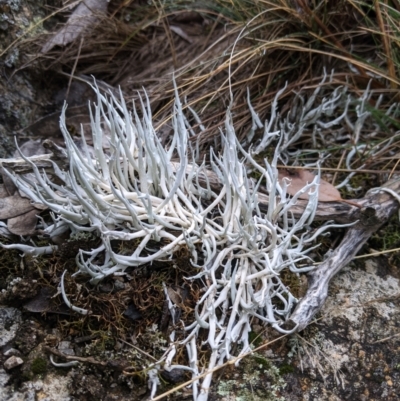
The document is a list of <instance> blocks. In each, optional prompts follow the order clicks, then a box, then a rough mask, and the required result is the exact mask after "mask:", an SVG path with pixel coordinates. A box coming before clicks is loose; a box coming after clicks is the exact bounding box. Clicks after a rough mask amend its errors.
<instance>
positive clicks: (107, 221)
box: [10, 84, 348, 401]
mask: <svg viewBox="0 0 400 401" xmlns="http://www.w3.org/2000/svg"><path fill="white" fill-rule="evenodd" d="M93 89H94V91H95V92H96V94H97V104H96V105H95V106H94V113H91V129H92V135H93V149H94V150H93V151H91V152H92V153H91V152H90V151H89V149H88V147H87V146H86V143H85V137H84V135H83V133H82V141H83V143H84V146H83V149H84V150H83V151H81V150H79V149H78V147H77V146H76V144H75V143H74V142H73V140H72V138H71V136H70V134H69V133H68V130H67V127H66V123H65V110H66V106H65V107H64V109H63V112H62V115H61V123H60V125H61V130H62V133H63V135H64V138H65V143H66V152H67V155H68V159H69V166H70V167H69V171H62V170H61V169H60V168H59V167H58V166H57V165H56V164H55V163H54V164H53V167H54V175H55V176H57V181H58V182H59V181H60V180H61V181H62V182H63V185H59V184H56V183H55V182H53V181H52V179H51V177H49V176H48V175H46V174H45V173H44V172H43V173H42V172H40V171H39V170H38V169H37V168H36V167H35V166H34V165H33V166H32V168H33V172H34V174H35V177H36V180H35V182H34V181H32V180H29V178H26V177H25V178H23V177H18V176H15V175H13V174H11V173H10V177H12V179H13V180H14V182H15V184H16V185H17V186H18V187H19V188H20V189H21V190H22V191H24V192H25V193H26V194H28V196H30V197H31V198H32V200H33V201H35V202H41V203H43V204H45V205H47V206H48V207H49V209H50V210H51V211H52V214H53V224H51V225H49V226H47V227H46V228H45V232H47V233H48V234H49V235H50V236H52V235H59V233H60V232H62V231H65V230H68V229H69V230H71V231H72V232H73V233H79V232H92V233H94V234H95V235H97V236H98V237H100V238H101V243H100V245H99V246H98V247H97V248H96V249H93V250H91V251H83V250H80V251H79V254H78V255H77V258H76V263H77V266H78V271H77V272H76V273H75V274H74V275H78V274H84V275H88V276H90V277H91V282H92V283H93V284H96V283H98V282H99V281H100V280H102V279H103V278H104V277H106V276H109V275H111V274H124V271H125V269H126V268H127V267H132V266H142V265H145V264H148V263H152V262H153V261H155V260H160V259H168V258H171V257H172V255H173V254H174V252H175V251H176V250H177V249H178V248H180V247H187V249H188V250H189V251H190V253H191V262H192V264H193V266H195V267H196V268H197V269H198V274H196V275H195V276H194V277H191V279H192V280H201V282H202V283H204V292H203V293H202V296H201V299H200V300H199V301H198V303H197V305H196V308H195V318H194V321H192V322H181V323H182V324H183V326H184V331H185V332H186V333H187V334H186V337H185V338H184V339H183V340H179V341H178V340H176V338H175V337H176V333H175V332H172V333H171V336H170V340H171V341H170V346H169V348H168V351H167V352H166V353H165V355H164V356H163V358H162V359H161V360H160V361H158V362H157V363H154V364H152V365H151V366H149V381H150V387H151V392H152V396H154V394H155V392H156V389H157V384H158V377H157V369H159V368H160V366H162V367H163V368H164V369H167V370H172V369H175V368H180V369H186V370H189V371H190V372H191V374H192V377H193V378H196V377H197V376H198V375H199V374H200V373H202V372H205V371H207V370H212V369H213V368H214V367H215V366H218V365H220V364H222V363H223V362H224V361H226V360H229V359H230V358H231V357H232V356H234V355H233V353H234V351H233V349H234V348H233V345H234V344H237V343H239V344H240V345H241V346H240V347H239V348H238V349H239V350H240V351H239V356H240V355H242V354H245V353H247V352H248V351H249V350H250V344H249V333H250V331H251V326H250V321H251V319H252V318H257V319H258V321H259V322H263V323H265V324H269V325H271V326H272V327H274V328H275V329H276V330H278V331H279V332H282V333H286V332H287V331H285V330H284V329H283V328H282V323H283V322H284V321H285V319H286V318H287V317H288V316H289V314H290V312H291V311H292V309H293V307H294V305H295V303H296V302H297V300H296V298H295V297H294V296H293V295H292V293H291V292H290V289H289V288H287V287H286V286H285V284H284V283H283V282H282V280H281V277H280V273H281V272H282V271H283V270H286V269H289V270H290V271H291V272H293V273H295V274H298V273H302V272H307V271H309V270H311V269H313V268H314V267H313V264H312V260H311V259H310V258H309V257H308V256H307V253H308V252H309V251H310V250H311V249H314V247H313V246H312V244H310V242H311V239H312V240H314V239H315V235H314V236H313V235H312V234H311V233H309V232H308V231H307V227H308V226H309V224H310V223H311V222H312V221H313V217H314V213H315V210H316V207H317V203H318V183H319V180H320V177H319V175H316V176H315V178H314V180H313V181H312V182H310V183H308V184H307V185H306V186H305V187H304V188H303V189H302V190H301V191H300V192H299V193H298V194H297V195H295V196H293V197H288V196H287V194H286V189H287V185H290V182H289V180H288V181H286V180H285V181H284V182H283V184H282V185H280V183H279V181H278V171H277V162H278V158H279V157H283V158H284V157H285V154H286V153H285V152H286V149H287V147H288V146H289V145H290V144H292V143H293V141H295V140H296V138H298V137H299V136H300V135H301V133H302V132H303V129H305V127H306V126H308V125H309V124H314V123H315V122H317V121H319V117H320V116H321V115H323V114H328V112H330V110H331V109H334V108H336V107H337V105H338V104H339V97H340V96H339V93H337V92H335V93H333V95H332V96H331V97H329V98H327V99H324V103H323V104H322V105H319V106H318V107H316V108H312V106H313V102H314V100H315V98H316V96H317V94H318V89H317V90H316V92H315V93H314V95H313V96H312V97H311V98H310V100H309V101H308V102H307V103H306V104H303V108H302V109H301V110H300V113H301V117H302V118H301V121H300V123H299V124H298V125H297V130H294V129H293V126H290V125H289V123H288V122H287V121H286V122H285V121H284V122H279V120H278V115H277V99H278V96H279V93H278V95H277V98H276V99H275V101H274V102H273V105H272V113H271V120H270V121H269V123H267V124H266V126H265V132H264V136H263V138H262V140H261V143H260V145H259V146H258V147H257V148H256V151H257V152H261V151H262V150H263V149H265V148H266V147H267V146H269V145H270V144H271V142H272V141H273V140H276V137H277V136H279V135H280V139H279V144H278V146H276V150H275V154H274V157H273V159H272V161H270V162H269V161H267V160H265V162H264V165H263V166H262V165H260V164H259V163H257V162H256V161H255V160H254V159H253V157H252V153H251V151H248V152H246V151H245V150H244V149H243V147H242V146H241V145H240V144H239V143H238V140H237V138H236V135H235V130H234V127H233V123H232V117H231V113H230V110H229V109H228V111H227V114H226V121H225V129H224V130H223V132H221V138H222V150H221V152H220V153H218V154H217V153H216V152H215V151H214V150H213V149H211V150H210V165H209V166H208V168H209V169H211V170H212V171H213V173H214V174H215V175H216V176H217V177H218V179H219V181H220V183H222V189H221V191H220V192H219V193H216V192H214V191H213V190H212V186H211V185H210V184H209V183H208V182H207V174H206V173H205V164H204V163H203V164H201V165H198V164H196V163H195V162H194V157H193V154H192V150H191V147H190V146H189V145H188V135H189V134H188V133H190V132H191V130H192V128H191V127H190V124H189V122H188V120H187V119H186V118H185V115H184V112H183V110H182V105H181V102H180V99H179V97H178V93H177V91H176V99H175V105H174V110H173V113H172V126H173V136H172V139H171V142H170V146H169V147H168V148H167V149H165V148H164V146H163V145H162V144H161V142H160V140H159V138H158V137H157V133H156V132H155V130H154V128H153V125H152V116H151V111H150V105H149V101H148V99H147V97H146V99H145V102H143V101H142V100H141V109H142V112H143V117H142V118H139V116H138V114H137V113H136V110H135V108H133V115H132V114H131V113H130V112H129V111H128V108H127V106H126V104H125V101H124V99H123V97H122V94H121V96H120V99H117V98H116V97H115V96H113V95H112V94H110V95H109V96H108V97H107V96H104V95H103V94H102V93H101V92H100V90H99V88H98V87H97V85H96V84H95V85H94V86H93ZM340 99H342V100H343V96H342V97H341V98H340ZM341 104H342V105H343V102H342V103H341ZM347 104H348V103H347V102H345V107H346V109H347ZM249 107H250V111H251V113H252V117H253V128H254V127H256V126H260V125H261V126H262V124H261V122H260V121H259V119H258V116H257V114H256V113H255V111H254V110H253V109H252V107H251V104H250V102H249ZM344 117H345V115H343V116H342V117H341V118H344ZM195 119H198V117H197V116H196V115H195ZM335 123H337V121H336V120H335ZM105 131H106V132H107V133H109V136H108V138H107V139H108V141H109V146H110V149H111V152H110V153H111V154H108V153H106V152H105V151H104V149H103V141H104V139H105V138H104V136H105ZM250 135H251V136H252V133H250ZM249 139H250V138H249ZM173 158H177V159H178V163H176V162H175V163H174V162H173ZM249 166H251V168H252V169H253V170H255V171H256V172H257V175H258V176H260V179H259V181H258V182H256V183H255V182H254V181H253V180H250V179H249V178H248V176H247V175H248V171H247V170H248V167H249ZM200 176H201V177H202V180H201V182H202V183H201V184H200V180H199V177H200ZM260 184H262V185H264V186H265V187H266V188H267V190H268V193H269V205H268V211H267V212H266V213H265V214H263V213H261V211H260V209H259V206H258V201H257V188H258V185H260ZM305 192H308V194H309V200H308V205H307V207H306V208H305V209H304V213H303V215H302V216H301V217H300V218H298V219H295V218H294V217H293V215H292V214H291V213H290V208H291V206H292V205H294V204H295V203H296V201H297V199H298V196H299V195H300V193H305ZM216 215H217V218H216ZM329 227H330V225H329V224H326V225H325V226H323V228H322V229H320V230H319V231H318V234H321V233H322V232H323V231H325V230H327V229H328V228H329ZM113 239H118V240H121V241H129V240H133V239H135V240H137V241H138V245H137V247H136V249H135V250H134V251H133V252H132V253H131V254H130V255H121V254H118V253H117V252H116V251H115V250H114V249H113V248H112V246H111V241H112V240H113ZM161 240H162V241H161ZM149 241H152V243H153V244H154V242H153V241H156V242H159V244H160V246H159V247H158V248H157V249H154V245H152V246H151V247H150V246H148V245H149ZM14 247H16V248H17V249H20V250H22V251H23V252H30V253H31V254H35V250H36V251H37V252H38V253H43V252H45V251H48V249H47V248H46V250H43V249H41V248H35V247H31V246H27V245H20V248H18V245H14ZM99 255H102V257H101V258H99V257H98V256H99ZM100 261H101V262H100ZM298 262H302V265H303V267H301V268H298V267H296V266H297V264H298ZM305 262H306V267H304V263H305ZM308 262H309V266H307V263H308ZM63 277H64V275H63ZM61 284H62V285H61V286H60V291H61V292H62V294H63V297H64V300H65V301H66V302H67V304H68V305H69V306H70V307H72V308H74V310H75V311H76V312H78V313H83V314H86V313H88V311H87V310H84V309H81V308H76V307H73V305H71V303H70V301H69V300H68V298H67V296H66V294H65V291H64V285H63V280H61ZM166 297H167V299H168V301H169V306H170V309H171V310H172V309H173V308H174V305H173V303H172V301H171V300H170V299H169V297H168V293H167V291H166ZM200 330H206V331H207V332H208V335H207V340H206V343H207V344H208V346H209V348H210V351H211V354H210V359H209V362H208V366H204V367H200V366H199V361H198V354H197V352H198V351H197V349H198V342H197V337H198V334H199V331H200ZM293 330H295V328H294V329H293ZM182 346H183V347H186V351H187V361H188V364H187V366H181V365H176V364H174V358H175V354H176V352H177V348H178V347H182ZM236 356H237V355H236ZM211 379H212V373H210V374H208V375H206V376H205V377H204V378H203V379H202V380H197V381H194V383H193V385H192V387H193V399H194V400H196V401H204V400H206V399H207V397H208V389H209V387H210V384H211Z"/></svg>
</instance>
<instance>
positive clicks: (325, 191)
mask: <svg viewBox="0 0 400 401" xmlns="http://www.w3.org/2000/svg"><path fill="white" fill-rule="evenodd" d="M278 178H279V182H280V184H281V185H282V182H283V179H284V178H288V179H289V180H290V183H289V184H288V187H287V193H288V194H289V195H292V196H294V195H296V193H297V192H299V191H300V190H301V189H303V188H304V187H305V186H306V185H307V184H309V183H310V182H312V181H313V180H314V178H315V175H314V174H313V173H311V172H310V171H307V170H301V169H289V168H288V169H279V175H278ZM308 198H309V196H308V192H306V193H304V194H302V195H300V196H299V199H308ZM318 201H319V202H341V201H342V197H341V196H340V192H339V191H338V190H337V189H336V188H335V187H334V186H333V185H332V184H329V182H327V181H325V180H323V179H322V178H321V179H320V182H319V187H318Z"/></svg>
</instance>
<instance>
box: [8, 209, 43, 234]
mask: <svg viewBox="0 0 400 401" xmlns="http://www.w3.org/2000/svg"><path fill="white" fill-rule="evenodd" d="M38 214H39V211H38V210H36V209H34V210H31V211H30V212H27V213H25V214H21V215H20V216H17V217H13V218H12V219H8V220H7V228H8V230H9V231H10V232H11V233H12V234H15V235H32V234H34V233H35V229H36V223H37V217H36V216H37V215H38Z"/></svg>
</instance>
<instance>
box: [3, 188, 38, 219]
mask: <svg viewBox="0 0 400 401" xmlns="http://www.w3.org/2000/svg"><path fill="white" fill-rule="evenodd" d="M31 210H35V211H36V213H38V211H37V210H36V209H35V207H34V206H33V205H32V204H31V201H30V199H27V198H22V197H21V196H19V194H18V193H16V194H15V195H13V196H7V197H6V198H2V199H0V220H5V219H11V218H13V217H16V216H19V215H21V214H24V213H27V212H29V211H31Z"/></svg>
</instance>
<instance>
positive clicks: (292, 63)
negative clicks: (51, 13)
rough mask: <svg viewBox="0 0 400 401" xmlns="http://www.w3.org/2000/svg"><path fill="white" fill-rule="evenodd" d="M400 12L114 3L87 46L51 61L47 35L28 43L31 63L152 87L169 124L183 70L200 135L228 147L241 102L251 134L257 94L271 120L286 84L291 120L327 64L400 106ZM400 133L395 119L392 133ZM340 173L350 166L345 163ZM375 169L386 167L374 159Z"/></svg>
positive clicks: (294, 4)
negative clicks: (219, 137)
mask: <svg viewBox="0 0 400 401" xmlns="http://www.w3.org/2000/svg"><path fill="white" fill-rule="evenodd" d="M398 8H399V7H398V5H397V3H396V2H390V1H381V2H367V1H358V0H357V1H344V0H341V1H338V2H332V1H316V0H314V1H307V0H271V1H267V0H259V1H247V0H240V1H234V0H231V1H228V0H217V1H205V2H202V3H201V5H200V3H193V2H190V1H178V2H177V1H165V2H162V3H161V2H160V1H157V0H154V1H153V2H151V3H150V4H149V3H148V2H141V1H134V0H131V1H129V0H127V1H124V2H121V1H116V0H114V1H112V2H111V4H110V6H109V13H108V15H107V17H105V18H103V19H102V21H101V22H100V23H99V24H98V26H96V27H91V28H93V29H92V30H91V31H90V32H89V33H88V34H87V35H86V37H85V40H83V41H81V40H77V41H76V43H71V44H70V45H68V46H66V47H65V48H63V49H61V48H56V49H54V50H52V51H51V52H49V53H48V54H46V55H41V54H40V53H39V49H40V47H41V46H42V44H43V42H44V40H46V38H47V37H41V38H36V39H35V41H33V42H32V40H30V41H29V42H25V43H24V45H23V46H25V49H26V50H27V52H28V53H29V54H31V57H30V59H29V61H28V62H27V65H35V66H36V67H38V68H41V69H45V70H52V71H58V72H62V73H64V74H70V75H75V76H81V75H94V76H95V77H96V78H98V79H103V80H105V81H106V82H107V83H109V84H111V85H112V86H114V87H117V86H118V85H120V86H121V88H122V90H123V92H124V93H125V94H126V95H127V97H136V91H137V90H141V88H142V87H145V88H146V90H147V92H148V93H149V95H150V99H151V101H152V107H153V112H154V116H155V119H156V120H157V121H158V122H159V126H161V125H162V124H163V123H165V122H166V121H167V120H168V118H169V115H170V110H171V104H172V101H173V86H172V79H171V78H172V74H174V75H175V79H176V81H177V85H178V87H179V90H180V93H181V95H182V97H185V98H186V99H187V105H188V106H191V107H192V108H193V109H195V110H196V112H198V113H199V115H200V116H201V118H202V122H203V124H204V126H205V127H206V131H205V132H203V133H202V134H201V137H200V138H193V139H194V140H197V139H199V140H200V142H201V143H202V144H203V146H204V148H208V147H209V146H210V145H213V146H214V147H215V146H217V147H218V146H219V144H218V142H216V140H215V138H216V135H215V134H216V133H218V127H219V126H220V125H221V121H223V119H224V114H225V110H226V107H227V106H228V105H229V104H230V103H231V102H232V101H233V104H232V110H233V114H234V121H235V127H236V131H237V135H238V136H239V137H240V138H243V136H244V135H245V134H246V132H247V131H248V129H249V126H250V125H251V116H250V113H249V112H248V106H247V101H246V96H247V89H249V91H250V94H251V102H252V104H253V107H254V109H255V110H256V112H257V113H258V114H259V116H260V117H261V120H264V119H267V118H268V115H269V111H270V105H271V102H272V100H273V99H274V96H275V94H276V92H277V91H278V90H279V89H281V88H282V87H283V86H284V84H285V82H287V83H288V86H287V88H286V90H285V91H284V92H283V93H282V95H281V98H280V110H281V113H282V114H284V113H285V112H287V111H288V110H289V108H290V104H291V101H292V99H293V95H294V92H298V91H300V89H301V88H309V89H310V90H311V89H312V88H313V87H314V86H315V85H316V84H317V83H319V82H320V80H321V77H322V73H323V69H324V68H325V69H326V70H327V71H328V72H329V71H334V73H333V79H332V82H331V83H330V87H331V88H332V89H333V88H334V87H335V86H338V85H347V86H348V87H349V91H350V92H353V93H356V94H359V93H360V92H361V91H363V90H364V89H365V88H366V86H367V85H368V82H370V81H371V83H370V85H371V88H373V89H374V90H375V91H376V94H377V96H378V94H381V95H383V96H384V102H383V103H382V104H381V106H380V112H378V111H377V112H376V114H377V115H378V114H379V113H384V111H385V110H386V109H387V107H388V106H389V105H390V104H392V103H393V102H394V101H398V100H399V99H398V92H397V88H398V86H399V83H400V75H399V66H400V63H399V43H400V33H399V28H398V24H397V22H396V21H398V19H399V18H400V10H399V9H398ZM303 92H304V89H303ZM375 100H376V98H375ZM373 108H374V101H371V109H373ZM386 123H387V122H385V124H386ZM391 123H393V124H391ZM398 127H399V122H398V120H393V121H391V122H390V123H389V126H387V127H386V128H387V129H388V130H389V131H390V129H391V128H395V129H398ZM306 140H307V138H302V142H303V143H304V142H305V141H306ZM331 159H332V160H333V159H334V158H331ZM396 162H397V160H394V159H393V161H392V162H389V161H387V162H386V163H385V165H384V168H385V169H389V170H391V169H393V168H394V167H395V164H396ZM330 167H333V165H331V166H330ZM335 167H337V168H340V167H341V164H340V163H339V160H337V165H336V166H335ZM382 167H383V166H382ZM369 168H378V166H376V163H375V164H374V163H372V164H371V166H370V167H369Z"/></svg>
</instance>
